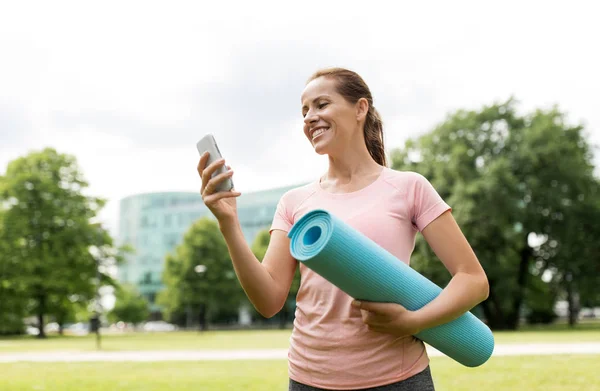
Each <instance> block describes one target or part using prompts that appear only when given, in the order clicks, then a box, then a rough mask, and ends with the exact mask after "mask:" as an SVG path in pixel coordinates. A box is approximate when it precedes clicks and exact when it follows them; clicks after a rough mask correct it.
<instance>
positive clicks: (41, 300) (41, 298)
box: [37, 294, 46, 338]
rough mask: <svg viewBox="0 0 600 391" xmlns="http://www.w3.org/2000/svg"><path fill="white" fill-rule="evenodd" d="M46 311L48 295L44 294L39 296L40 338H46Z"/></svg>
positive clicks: (38, 318)
mask: <svg viewBox="0 0 600 391" xmlns="http://www.w3.org/2000/svg"><path fill="white" fill-rule="evenodd" d="M44 312H46V295H43V294H42V295H39V296H38V311H37V320H38V330H39V333H38V336H37V337H38V338H46V332H45V331H44Z"/></svg>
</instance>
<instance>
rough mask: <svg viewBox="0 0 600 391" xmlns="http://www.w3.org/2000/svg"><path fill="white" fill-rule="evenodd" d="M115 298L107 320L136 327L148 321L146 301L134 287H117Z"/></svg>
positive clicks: (148, 313) (148, 312) (148, 311)
mask: <svg viewBox="0 0 600 391" xmlns="http://www.w3.org/2000/svg"><path fill="white" fill-rule="evenodd" d="M115 298H116V301H115V306H114V308H113V309H112V311H111V312H110V313H109V318H111V319H112V320H113V321H115V322H118V321H122V322H125V323H132V324H134V325H137V324H139V323H141V322H143V321H145V320H146V319H148V316H149V315H150V310H149V304H148V300H146V298H145V297H144V296H143V295H141V294H140V293H139V292H138V291H137V289H136V288H135V287H134V286H131V285H119V286H117V287H116V294H115Z"/></svg>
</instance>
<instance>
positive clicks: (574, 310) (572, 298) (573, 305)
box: [567, 273, 579, 327]
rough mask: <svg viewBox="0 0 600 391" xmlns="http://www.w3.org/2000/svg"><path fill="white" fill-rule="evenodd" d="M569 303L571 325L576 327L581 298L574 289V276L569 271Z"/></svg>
mask: <svg viewBox="0 0 600 391" xmlns="http://www.w3.org/2000/svg"><path fill="white" fill-rule="evenodd" d="M567 303H568V304H569V326H570V327H575V325H576V324H577V317H578V316H579V300H578V297H577V294H576V293H575V291H574V289H573V277H572V275H571V273H567Z"/></svg>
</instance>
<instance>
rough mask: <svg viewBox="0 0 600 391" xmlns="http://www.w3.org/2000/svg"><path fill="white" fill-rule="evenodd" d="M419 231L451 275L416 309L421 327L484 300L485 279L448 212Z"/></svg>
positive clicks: (446, 319) (443, 320) (453, 316)
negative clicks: (439, 291) (429, 299)
mask: <svg viewBox="0 0 600 391" xmlns="http://www.w3.org/2000/svg"><path fill="white" fill-rule="evenodd" d="M421 233H422V234H423V237H424V238H425V240H426V241H427V243H428V244H429V246H430V247H431V249H432V250H433V251H434V252H435V254H436V256H437V257H438V258H439V259H440V260H441V261H442V263H443V264H444V266H446V269H448V271H449V272H450V274H451V275H452V279H451V280H450V282H449V283H448V285H447V286H446V287H445V288H444V289H443V290H442V292H441V293H440V294H439V295H438V296H437V297H436V298H435V299H434V300H432V301H431V302H429V303H428V304H427V305H425V306H423V307H422V308H420V309H419V310H417V311H415V314H414V315H415V316H416V318H417V322H418V324H419V325H420V327H419V328H420V329H427V328H430V327H434V326H438V325H440V324H443V323H447V322H450V321H452V320H454V319H456V318H458V317H459V316H461V315H462V314H463V313H465V312H467V311H469V310H471V309H472V308H473V307H475V306H476V305H477V304H479V303H481V302H482V301H484V300H485V299H487V297H488V294H489V284H488V279H487V276H486V274H485V271H484V270H483V267H482V266H481V264H480V263H479V260H478V259H477V256H476V255H475V253H474V252H473V249H472V248H471V246H470V245H469V242H468V241H467V239H466V238H465V236H464V234H463V233H462V231H461V229H460V227H459V226H458V224H457V223H456V220H455V219H454V216H452V213H450V211H447V212H445V213H443V214H442V215H440V216H439V217H438V218H437V219H435V220H433V221H432V222H431V223H430V224H429V225H428V226H427V227H425V228H424V229H423V230H422V231H421Z"/></svg>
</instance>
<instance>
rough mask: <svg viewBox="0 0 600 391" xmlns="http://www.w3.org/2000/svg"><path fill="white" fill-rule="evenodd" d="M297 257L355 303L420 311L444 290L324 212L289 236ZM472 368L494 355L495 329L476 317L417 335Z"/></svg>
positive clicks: (309, 215) (312, 213)
mask: <svg viewBox="0 0 600 391" xmlns="http://www.w3.org/2000/svg"><path fill="white" fill-rule="evenodd" d="M288 236H289V238H290V240H291V243H290V250H291V253H292V256H293V257H294V258H295V259H297V260H298V261H299V262H302V263H303V264H304V265H306V267H308V268H310V269H312V270H314V271H315V272H316V273H317V274H319V275H321V276H322V277H323V278H325V279H326V280H328V281H329V282H331V283H332V284H333V285H335V286H337V287H338V288H340V289H341V290H342V291H344V292H345V293H346V294H348V295H349V296H351V297H352V298H355V299H358V300H366V301H376V302H393V303H398V304H401V305H402V306H404V307H406V308H407V309H409V310H417V309H419V308H421V307H423V306H424V305H425V304H427V303H429V302H430V301H431V300H433V299H434V298H435V297H436V296H437V295H438V294H439V293H440V292H441V291H442V289H441V288H440V287H439V286H437V285H436V284H434V283H433V282H431V281H430V280H429V279H427V278H425V277H424V276H423V275H421V274H420V273H418V272H417V271H415V270H414V269H412V268H411V267H410V266H408V265H406V264H405V263H404V262H401V261H399V260H398V259H397V258H396V257H395V256H393V255H392V254H391V253H389V252H388V251H386V250H385V249H384V248H383V247H381V246H379V245H378V244H377V243H375V242H374V241H372V240H371V239H369V238H368V237H366V236H365V235H363V234H362V233H361V232H359V231H358V230H356V229H354V228H353V227H351V226H349V225H348V224H346V223H345V222H343V221H342V220H340V219H339V218H337V217H336V216H334V215H332V214H331V213H329V212H327V211H325V210H320V209H317V210H313V211H310V212H308V213H307V214H306V215H304V216H303V217H302V218H301V219H299V220H298V221H297V222H296V223H295V224H294V226H293V227H292V229H291V230H290V232H289V234H288ZM415 337H417V338H419V339H421V340H422V341H424V342H426V343H427V344H429V345H431V346H432V347H434V348H436V349H437V350H439V351H440V352H442V353H444V354H445V355H447V356H448V357H450V358H452V359H454V360H456V361H457V362H459V363H461V364H463V365H465V366H467V367H476V366H479V365H481V364H483V363H485V362H486V361H487V360H488V359H489V358H490V356H491V355H492V352H493V350H494V337H493V335H492V332H491V330H490V329H489V328H488V327H487V326H486V325H485V324H484V323H483V322H482V321H481V320H479V319H478V318H477V317H476V316H475V315H473V314H472V313H471V312H466V313H465V314H463V315H462V316H460V317H459V318H457V319H455V320H453V321H451V322H448V323H445V324H442V325H439V326H436V327H432V328H430V329H426V330H423V331H421V332H420V333H418V334H417V335H415Z"/></svg>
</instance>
